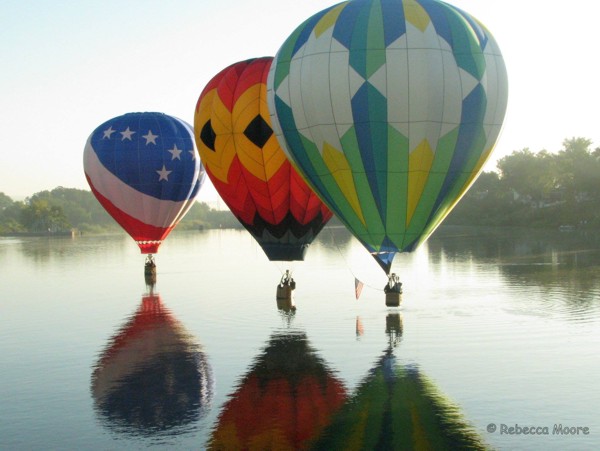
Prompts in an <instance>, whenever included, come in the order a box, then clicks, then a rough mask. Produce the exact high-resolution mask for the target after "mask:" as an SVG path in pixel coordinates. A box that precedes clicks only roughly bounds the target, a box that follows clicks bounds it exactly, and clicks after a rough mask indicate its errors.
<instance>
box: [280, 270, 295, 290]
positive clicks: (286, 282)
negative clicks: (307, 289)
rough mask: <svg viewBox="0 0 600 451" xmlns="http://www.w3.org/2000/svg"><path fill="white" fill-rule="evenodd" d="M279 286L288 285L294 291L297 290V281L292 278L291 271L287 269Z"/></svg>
mask: <svg viewBox="0 0 600 451" xmlns="http://www.w3.org/2000/svg"><path fill="white" fill-rule="evenodd" d="M279 285H281V286H282V287H283V286H285V285H288V286H289V287H290V288H291V289H292V290H293V289H295V288H296V281H295V280H294V278H293V277H292V274H291V273H290V270H289V269H286V270H285V274H284V275H283V276H281V282H279Z"/></svg>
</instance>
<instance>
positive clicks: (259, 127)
mask: <svg viewBox="0 0 600 451" xmlns="http://www.w3.org/2000/svg"><path fill="white" fill-rule="evenodd" d="M272 134H273V129H271V127H270V126H269V124H267V122H266V121H265V120H264V119H263V118H262V116H261V115H260V114H259V115H257V116H256V117H255V118H254V119H252V121H250V123H249V124H248V126H247V127H246V130H244V135H245V136H246V138H248V139H249V140H250V141H252V142H253V143H254V144H256V146H257V147H259V148H261V149H262V147H263V146H264V145H265V144H266V142H267V141H268V140H269V138H270V137H271V135H272Z"/></svg>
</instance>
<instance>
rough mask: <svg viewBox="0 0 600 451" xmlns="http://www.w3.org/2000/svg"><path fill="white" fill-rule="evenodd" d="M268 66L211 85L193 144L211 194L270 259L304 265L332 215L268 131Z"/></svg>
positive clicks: (250, 67) (238, 71) (199, 109)
mask: <svg viewBox="0 0 600 451" xmlns="http://www.w3.org/2000/svg"><path fill="white" fill-rule="evenodd" d="M272 61H273V58H272V57H264V58H256V59H251V60H247V61H241V62H238V63H235V64H232V65H231V66H229V67H227V68H225V69H223V70H222V71H221V72H219V73H218V74H217V75H215V76H214V77H213V78H212V79H211V80H210V81H209V83H208V84H207V85H206V87H205V88H204V90H203V91H202V93H201V95H200V97H199V99H198V103H197V106H196V112H195V115H194V131H195V137H196V144H197V146H198V151H199V153H200V158H201V159H202V162H203V164H204V165H205V167H206V172H207V173H208V176H209V177H210V179H211V181H212V183H213V185H214V187H215V189H216V191H217V192H218V193H219V194H220V196H221V197H222V199H223V200H224V201H225V203H226V204H227V206H228V207H229V209H230V210H231V212H232V213H233V214H234V215H235V216H236V217H237V219H238V220H239V221H240V223H241V224H242V225H243V226H244V227H245V228H246V229H247V230H248V231H249V232H250V233H251V234H252V236H253V237H254V238H255V239H256V240H257V241H258V243H259V244H260V246H261V247H262V249H263V250H264V252H265V254H266V255H267V257H268V258H269V260H272V261H294V260H303V259H304V255H305V252H306V250H307V248H308V246H309V245H310V243H311V242H312V241H313V239H314V238H315V237H316V235H317V234H318V233H319V232H320V231H321V229H322V228H323V227H324V226H325V224H326V223H327V221H329V219H330V218H331V216H332V213H331V212H330V211H329V210H328V209H327V207H326V206H325V205H324V204H323V203H322V202H321V200H320V199H319V198H318V197H317V196H316V195H315V194H314V192H313V191H312V190H311V189H310V188H309V186H308V185H307V184H306V182H305V181H304V180H303V179H302V177H301V176H300V175H299V174H298V173H297V171H296V170H295V169H294V168H293V167H292V166H291V164H290V162H289V161H288V159H287V158H286V156H285V154H284V152H283V150H282V149H281V147H280V146H279V142H278V141H277V138H276V137H275V135H274V134H273V131H272V129H271V121H270V118H269V111H268V109H267V98H266V92H267V88H266V79H267V74H268V73H269V67H270V66H271V62H272Z"/></svg>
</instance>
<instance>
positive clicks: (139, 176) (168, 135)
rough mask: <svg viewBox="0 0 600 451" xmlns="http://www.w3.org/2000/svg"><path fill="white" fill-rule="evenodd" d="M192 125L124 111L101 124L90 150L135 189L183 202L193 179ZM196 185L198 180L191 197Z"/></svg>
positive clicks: (165, 116) (164, 116) (93, 135)
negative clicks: (182, 187)
mask: <svg viewBox="0 0 600 451" xmlns="http://www.w3.org/2000/svg"><path fill="white" fill-rule="evenodd" d="M191 130H192V128H191V126H189V125H188V126H187V127H186V124H184V123H183V121H180V120H173V118H171V117H169V116H167V115H165V114H163V113H128V114H125V115H123V116H119V117H116V118H113V119H111V120H109V121H106V122H105V123H104V124H102V125H100V126H99V127H98V128H96V130H95V131H94V133H93V134H92V137H91V139H92V146H93V148H94V150H95V151H96V154H97V155H98V158H99V159H100V162H101V163H102V165H103V166H104V167H106V169H108V170H109V171H110V172H111V173H112V174H114V175H115V176H116V177H118V178H119V179H120V180H121V181H123V182H124V183H126V184H127V185H129V186H130V187H132V188H133V189H135V190H137V191H139V192H142V193H144V194H147V195H149V196H153V197H155V198H157V199H161V200H172V201H183V200H186V199H187V198H188V197H189V196H190V192H189V190H188V189H185V190H182V189H181V186H182V185H184V186H186V185H187V186H191V184H192V183H193V180H194V178H195V177H196V168H195V166H194V165H193V164H186V162H188V163H189V160H190V159H194V158H196V150H195V147H194V137H193V133H192V132H191ZM199 187H200V183H199V181H198V182H196V184H195V187H194V189H193V193H192V196H193V195H195V193H196V192H197V191H198V189H199Z"/></svg>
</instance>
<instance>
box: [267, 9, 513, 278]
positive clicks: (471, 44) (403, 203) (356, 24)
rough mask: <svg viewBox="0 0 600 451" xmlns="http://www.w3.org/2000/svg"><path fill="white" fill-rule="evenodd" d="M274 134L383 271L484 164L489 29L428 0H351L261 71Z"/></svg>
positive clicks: (494, 55) (498, 79)
mask: <svg viewBox="0 0 600 451" xmlns="http://www.w3.org/2000/svg"><path fill="white" fill-rule="evenodd" d="M267 85H268V89H269V92H268V102H269V110H270V112H271V120H272V125H273V130H274V131H275V133H276V135H277V137H278V138H279V141H280V143H281V145H282V147H283V149H284V151H285V152H286V153H287V155H288V156H289V157H290V158H291V159H292V160H293V161H294V163H295V165H296V166H297V168H298V170H299V172H301V173H302V174H303V175H304V177H305V178H306V179H307V181H308V182H309V183H310V185H311V186H312V187H313V189H314V190H315V191H316V192H317V193H318V194H319V196H320V197H321V199H322V200H323V201H324V202H325V203H326V204H327V206H328V207H329V208H330V209H331V210H333V212H334V213H335V214H336V216H337V217H338V218H339V219H340V220H342V221H343V222H344V224H345V225H346V226H347V227H348V229H349V230H350V231H351V232H352V233H353V234H354V235H355V236H356V237H357V238H358V239H359V240H360V241H361V242H362V243H363V245H364V246H365V247H366V248H367V249H368V250H369V251H370V252H371V253H372V254H373V256H374V257H375V259H376V260H377V261H378V263H379V264H380V265H381V266H382V267H383V268H384V270H385V271H386V272H387V273H389V271H390V267H391V263H392V260H393V257H394V255H395V253H397V252H401V251H411V250H414V249H415V248H416V247H417V246H418V245H419V244H421V243H423V242H424V241H425V240H426V239H427V237H428V236H429V235H430V234H431V233H433V231H434V230H435V228H436V227H437V226H438V225H439V224H440V222H441V221H442V220H443V219H444V217H446V215H447V214H448V213H449V212H450V210H451V209H452V208H453V207H454V205H455V204H456V203H457V202H458V201H459V199H460V198H461V196H462V195H463V194H464V193H465V192H466V191H467V189H468V188H469V186H470V185H471V184H472V183H473V181H474V180H475V179H476V177H477V176H478V174H479V172H480V171H481V169H482V166H483V164H484V163H485V161H486V160H487V158H488V157H489V156H490V153H491V151H492V149H493V148H494V145H495V142H496V139H497V137H498V135H499V133H500V128H501V125H502V122H503V119H504V114H505V111H506V105H507V97H508V94H507V93H508V88H507V75H506V69H505V66H504V62H503V59H502V55H501V53H500V50H499V48H498V45H497V44H496V41H495V40H494V38H493V37H492V35H491V33H490V32H489V31H488V30H487V29H486V28H485V27H484V26H483V25H482V24H481V23H480V22H479V21H477V20H476V19H474V18H473V17H472V16H470V15H469V14H467V13H465V12H464V11H461V10H459V9H458V8H455V7H453V6H451V5H449V4H447V3H444V2H442V1H437V0H351V1H346V2H343V3H340V4H338V5H335V6H333V7H331V8H328V9H326V10H324V11H321V12H319V13H317V14H316V15H314V16H313V17H311V18H309V19H308V20H306V21H305V22H304V23H303V24H301V25H300V26H299V27H298V28H297V29H296V30H295V31H294V32H293V33H292V34H291V35H290V36H289V38H288V39H287V40H286V41H285V42H284V44H283V45H282V47H281V48H280V49H279V51H278V53H277V55H276V57H275V60H274V62H273V64H272V66H271V71H270V73H269V78H268V81H267Z"/></svg>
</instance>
